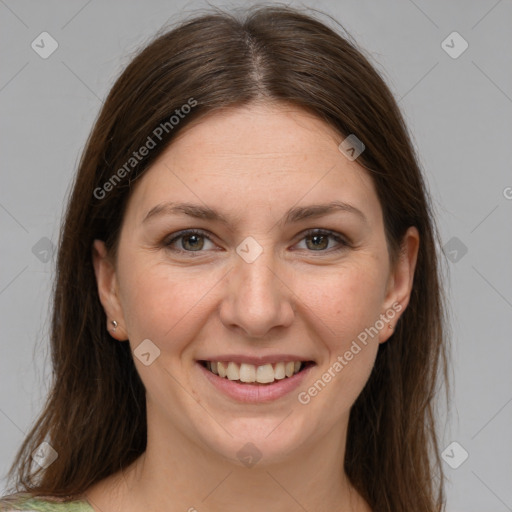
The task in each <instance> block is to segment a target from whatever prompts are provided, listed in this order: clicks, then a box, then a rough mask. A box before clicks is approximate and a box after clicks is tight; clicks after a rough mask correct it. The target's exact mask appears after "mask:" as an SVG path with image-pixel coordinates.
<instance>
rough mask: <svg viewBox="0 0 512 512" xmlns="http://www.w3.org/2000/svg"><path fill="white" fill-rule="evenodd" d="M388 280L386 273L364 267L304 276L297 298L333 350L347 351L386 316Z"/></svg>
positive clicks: (375, 267)
mask: <svg viewBox="0 0 512 512" xmlns="http://www.w3.org/2000/svg"><path fill="white" fill-rule="evenodd" d="M384 277H385V276H384V270H382V271H381V269H379V268H378V267H377V266H372V265H369V264H366V265H365V264H362V263H361V264H359V265H353V266H350V267H349V266H348V265H347V266H345V267H340V268H338V269H335V270H334V269H333V270H332V271H329V272H324V273H318V272H317V273H316V275H313V274H301V276H300V278H299V279H297V280H296V289H297V290H298V292H297V295H298V296H299V297H300V298H301V299H302V301H303V302H304V303H305V304H306V305H307V306H308V308H310V310H311V311H312V312H313V313H314V317H316V318H317V319H318V320H319V321H317V324H319V326H323V328H322V327H320V328H321V332H322V333H323V334H325V335H326V337H325V338H324V339H325V340H326V341H327V340H329V342H328V346H329V347H330V348H331V349H332V350H334V349H336V350H343V348H344V347H345V346H346V345H347V343H348V345H350V342H351V340H352V339H354V338H356V337H357V336H358V334H359V333H360V332H361V331H364V329H365V328H367V327H370V326H371V325H374V324H375V321H376V320H377V319H378V318H379V315H380V313H381V312H382V311H381V307H382V301H383V297H384V288H385V279H384ZM310 316H311V314H310Z"/></svg>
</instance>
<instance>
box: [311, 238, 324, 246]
mask: <svg viewBox="0 0 512 512" xmlns="http://www.w3.org/2000/svg"><path fill="white" fill-rule="evenodd" d="M311 238H312V240H315V242H314V243H313V245H314V247H316V248H318V247H319V245H318V243H317V242H318V240H319V239H321V240H323V241H324V244H321V245H322V248H325V240H326V238H327V237H326V236H325V235H312V237H311Z"/></svg>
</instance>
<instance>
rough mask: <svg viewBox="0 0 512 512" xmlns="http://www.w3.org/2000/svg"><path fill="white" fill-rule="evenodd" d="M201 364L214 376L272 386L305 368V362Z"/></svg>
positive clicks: (202, 362)
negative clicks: (258, 364)
mask: <svg viewBox="0 0 512 512" xmlns="http://www.w3.org/2000/svg"><path fill="white" fill-rule="evenodd" d="M201 364H202V365H203V366H204V367H205V368H206V369H208V370H209V371H210V372H212V373H213V374H215V375H218V376H219V377H221V378H224V379H228V380H231V381H237V382H240V383H257V384H272V383H273V382H275V381H276V380H283V379H286V378H290V377H293V375H295V374H297V373H299V372H300V371H302V370H303V369H304V368H305V367H306V366H308V365H311V364H313V363H312V362H307V361H288V362H277V363H273V364H271V363H267V364H263V365H260V366H257V365H254V364H249V363H241V364H239V363H235V362H234V361H229V362H228V361H201Z"/></svg>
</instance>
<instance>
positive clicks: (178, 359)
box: [94, 104, 418, 464]
mask: <svg viewBox="0 0 512 512" xmlns="http://www.w3.org/2000/svg"><path fill="white" fill-rule="evenodd" d="M342 140H343V137H341V136H340V135H339V134H337V133H336V132H334V131H333V130H332V129H331V128H330V127H329V126H327V125H326V124H324V123H323V121H321V120H319V119H317V118H315V117H313V116H311V115H310V114H308V113H306V112H305V111H302V110H300V109H297V108H296V107H292V106H286V105H280V106H275V105H274V106H263V105H254V104H253V105H250V106H247V107H244V108H237V109H232V110H226V111H224V112H222V113H220V112H218V113H215V114H213V115H209V116H207V117H205V118H203V119H201V120H199V121H196V122H194V124H192V125H190V126H189V127H187V129H186V130H185V131H184V132H182V133H181V134H180V136H179V137H178V138H177V139H175V140H174V142H173V144H172V145H171V146H169V147H168V148H167V149H166V151H165V152H164V153H163V154H162V155H161V156H160V157H159V159H158V160H157V161H156V163H154V165H152V167H151V168H150V169H148V170H147V172H146V173H145V174H144V175H143V177H142V178H141V179H140V180H139V181H138V182H137V183H136V186H135V188H134V190H133V191H132V195H131V197H130V199H129V202H128V206H127V210H126V213H125V216H124V220H123V224H122V230H121V233H120V241H119V247H118V253H117V258H116V261H115V262H113V264H111V263H110V262H109V260H108V258H106V257H105V256H106V252H105V248H104V245H103V243H102V242H100V241H95V252H94V264H95V270H96V276H97V280H98V290H99V294H100V299H101V301H102V303H103V306H104V308H105V312H106V314H107V320H108V321H109V323H110V321H111V320H116V321H117V322H118V324H119V327H118V328H117V329H116V333H115V336H116V337H117V338H118V339H119V340H123V339H128V340H129V343H130V347H131V349H132V351H134V362H135V365H136V368H137V371H138V372H139V374H140V377H141V379H142V381H143V383H144V386H145V388H146V396H147V411H148V428H149V429H150V431H153V432H158V436H160V439H162V442H164V438H165V440H166V441H167V440H168V441H169V442H175V441H176V440H177V439H180V440H181V441H184V442H186V443H191V444H193V445H195V446H197V447H199V448H200V449H202V450H203V451H204V452H206V453H207V454H209V455H211V456H217V457H218V456H222V457H226V458H229V459H231V460H234V461H236V460H237V459H239V460H240V463H242V457H241V455H240V449H241V448H242V447H243V446H244V445H245V444H246V443H249V442H250V443H253V445H254V446H255V447H256V449H255V448H247V447H246V448H245V450H249V451H250V450H257V452H258V453H259V454H261V456H262V460H261V463H264V462H277V461H282V460H286V458H287V457H291V456H292V455H296V456H299V455H300V452H301V451H302V450H306V449H308V448H314V447H315V446H317V445H319V444H320V443H322V440H323V439H325V438H326V436H327V435H328V434H329V433H332V432H343V431H344V429H345V427H346V425H347V421H348V417H349V412H350V408H351V406H352V405H353V403H354V401H355V400H356V398H357V397H358V395H359V394H360V392H361V391H362V389H363V387H364V385H365V384H366V382H367V380H368V378H369V376H370V373H371V370H372V367H373V365H374V361H375V358H376V355H377V351H378V348H379V344H380V343H383V342H385V341H386V340H387V339H388V338H389V336H390V335H391V334H392V332H393V330H392V329H391V328H389V325H396V322H397V320H398V318H399V316H400V315H401V314H402V312H403V310H404V309H405V307H406V306H407V303H408V299H409V294H410V290H411V283H412V277H413V272H414V266H415V261H416V254H417V246H418V235H417V231H416V230H415V228H410V229H409V231H408V232H407V234H406V237H405V238H404V244H403V251H402V253H401V255H400V257H399V260H398V262H397V264H396V266H393V267H391V264H390V255H389V253H388V248H387V244H386V238H385V235H384V224H383V217H382V211H381V207H380V204H379V200H378V197H377V194H376V191H375V188H374V185H373V182H372V180H371V178H370V176H369V175H368V174H367V172H366V171H365V170H364V169H363V168H362V167H360V166H359V165H358V164H357V159H356V160H355V161H351V160H349V159H348V158H346V157H345V156H344V154H343V153H342V152H341V151H340V150H339V149H338V145H339V144H340V142H341V141H342ZM184 203H186V204H187V205H188V206H183V207H180V206H179V205H182V204H184ZM329 205H331V208H330V209H328V208H324V207H327V206H329ZM313 206H314V207H313ZM173 207H174V209H173ZM186 230H194V231H193V232H192V233H191V232H186ZM108 328H111V324H110V325H109V326H108ZM205 361H207V362H208V363H204V362H205ZM211 362H213V365H210V363H211ZM219 362H222V363H223V364H222V365H219V364H218V363H219ZM295 362H296V363H297V364H294V363H295ZM228 363H229V364H228ZM286 363H288V365H287V364H286ZM298 363H301V364H300V365H299V364H298ZM205 365H206V366H209V369H208V368H207V367H205ZM287 368H288V371H289V372H290V368H291V369H292V370H293V371H295V370H297V369H298V370H299V371H298V373H296V374H294V375H293V376H290V377H289V376H287V374H286V370H287ZM223 370H224V371H227V377H221V376H220V375H218V374H219V373H220V374H222V373H223ZM214 372H217V374H215V373H214ZM289 374H290V373H289ZM254 378H258V380H259V381H262V382H261V383H258V382H253V383H250V382H240V380H246V381H251V380H253V379H254ZM284 418H286V419H284ZM243 453H244V452H242V454H243ZM237 454H238V455H237ZM261 463H260V464H261Z"/></svg>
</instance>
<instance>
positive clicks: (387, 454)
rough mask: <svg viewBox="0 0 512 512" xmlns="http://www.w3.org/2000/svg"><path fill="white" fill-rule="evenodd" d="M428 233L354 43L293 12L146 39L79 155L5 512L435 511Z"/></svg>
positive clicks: (400, 138) (412, 177)
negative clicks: (42, 394)
mask: <svg viewBox="0 0 512 512" xmlns="http://www.w3.org/2000/svg"><path fill="white" fill-rule="evenodd" d="M437 240H438V235H437V231H436V228H435V223H434V220H433V216H432V212H431V207H430V201H429V197H428V192H427V190H426V187H425V184H424V180H423V178H422V175H421V171H420V169H419V166H418V163H417V159H416V156H415V154H414V151H413V148H412V145H411V142H410V139H409V136H408V133H407V129H406V127H405V124H404V121H403V119H402V116H401V114H400V112H399V109H398V107H397V104H396V102H395V100H394V99H393V97H392V95H391V93H390V91H389V89H388V88H387V86H386V85H385V83H384V81H383V80H382V79H381V77H380V76H379V75H378V73H377V72H376V71H375V70H374V68H373V67H372V66H371V64H370V63H369V62H368V60H367V59H366V58H365V57H364V56H363V54H362V53H361V51H359V50H357V49H356V47H355V45H354V44H352V43H350V42H349V41H348V40H346V39H345V38H342V37H341V36H340V35H338V34H336V33H335V32H333V31H332V30H331V29H330V28H328V27H327V26H325V25H324V24H322V23H321V22H320V21H318V20H316V19H315V18H313V17H310V16H308V15H306V14H304V13H302V12H299V11H297V10H295V9H292V8H287V7H261V8H256V9H252V10H250V11H249V12H248V13H247V16H246V18H245V19H244V20H241V21H240V20H238V19H237V18H236V16H233V15H229V14H226V13H223V12H212V13H211V14H207V15H201V16H197V17H195V18H193V19H191V20H189V21H187V22H185V23H182V24H181V25H180V26H179V27H177V28H175V29H174V30H172V31H170V32H167V33H165V34H163V35H161V36H160V37H158V38H157V39H156V40H154V41H153V42H152V43H151V44H150V45H149V46H147V47H146V48H145V49H144V50H143V51H142V52H141V53H140V54H139V55H137V56H136V57H135V58H134V59H133V61H132V62H131V63H130V65H129V66H128V67H127V69H126V70H125V71H124V72H123V74H122V75H121V76H120V78H119V79H118V80H117V82H116V84H115V85H114V87H113V89H112V91H111V92H110V94H109V96H108V98H107V100H106V102H105V104H104V107H103V109H102V111H101V113H100V116H99V118H98V120H97V122H96V124H95V126H94V129H93V131H92V133H91V136H90V138H89V141H88V144H87V147H86V149H85V151H84V154H83V157H82V160H81V163H80V167H79V170H78V174H77V177H76V181H75V183H74V189H73V191H72V194H71V197H70V201H69V204H68V210H67V213H66V218H65V222H64V225H63V232H62V237H61V241H60V250H59V256H58V264H57V265H58V273H57V279H56V285H55V292H54V293H55V295H54V312H53V322H52V338H51V342H52V351H53V367H54V375H55V380H54V382H53V387H52V390H51V393H50V396H49V398H48V402H47V404H46V407H45V409H44V411H43V413H42V414H41V416H40V418H39V419H38V421H37V424H36V426H35V427H34V428H33V429H32V431H31V432H30V433H29V435H28V436H27V438H26V440H25V442H24V443H23V445H22V447H21V448H20V451H19V453H18V455H17V458H16V461H15V463H14V464H13V467H12V468H11V476H13V477H14V475H15V473H16V476H15V478H16V488H15V489H14V488H13V489H12V491H13V492H14V491H17V492H18V493H19V494H18V495H15V496H11V497H10V498H9V497H6V498H4V500H3V505H2V507H3V508H2V509H3V510H10V509H25V510H28V509H31V510H56V511H58V510H86V511H92V510H94V511H97V512H98V511H104V512H106V511H109V512H110V511H115V510H122V511H123V512H131V511H136V510H137V511H140V510H170V511H174V510H176V511H177V510H189V511H193V510H197V511H199V512H200V511H202V510H209V511H217V510H223V511H230V510H235V509H236V510H238V509H239V508H240V507H241V506H243V508H244V509H245V510H249V511H256V510H267V511H276V512H277V511H284V510H308V511H311V512H312V511H315V512H317V511H324V510H340V511H344V512H363V511H364V512H369V511H373V512H377V511H378V512H382V511H389V512H405V511H407V512H410V511H411V510H415V511H416V512H427V511H428V512H433V511H441V510H444V487H443V473H442V467H441V464H440V458H439V447H438V444H437V443H438V441H437V436H436V433H435V432H436V430H435V425H436V422H435V414H434V406H435V402H434V399H435V396H436V392H437V383H438V379H439V377H443V376H444V378H445V379H446V374H447V369H446V368H447V363H446V353H447V350H446V341H445V327H444V324H445V315H444V306H443V296H442V290H441V288H440V272H439V270H438V256H437V247H436V241H437ZM240 496H243V501H242V502H240V498H239V497H240ZM38 507H39V508H38ZM73 507H76V508H73Z"/></svg>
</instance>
